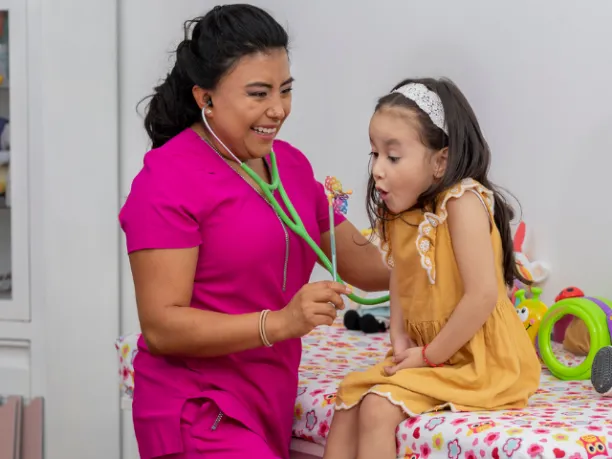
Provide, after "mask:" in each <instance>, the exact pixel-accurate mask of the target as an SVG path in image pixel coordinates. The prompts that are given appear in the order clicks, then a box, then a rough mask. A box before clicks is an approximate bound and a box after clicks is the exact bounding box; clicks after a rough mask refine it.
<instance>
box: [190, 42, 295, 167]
mask: <svg viewBox="0 0 612 459" xmlns="http://www.w3.org/2000/svg"><path fill="white" fill-rule="evenodd" d="M292 82H293V79H292V78H291V73H290V71H289V58H288V56H287V52H286V51H285V50H284V49H273V50H270V51H269V52H266V53H257V54H253V55H249V56H245V57H242V58H240V59H239V60H238V61H237V62H236V64H234V66H233V67H231V68H230V70H229V71H228V72H227V73H226V74H225V75H224V76H223V77H222V78H221V80H220V81H219V83H218V84H217V87H216V88H215V89H214V90H211V91H205V90H194V97H196V100H197V102H198V104H199V105H200V107H201V108H202V107H204V106H205V104H206V102H207V101H208V100H211V101H212V106H208V107H207V108H209V109H210V113H208V114H207V115H206V116H207V120H208V123H209V124H210V126H211V128H212V129H213V130H214V131H215V134H217V136H219V138H220V139H221V140H222V141H223V143H225V144H226V145H227V146H228V148H229V149H230V150H231V151H232V152H233V153H234V154H235V155H236V156H238V157H239V158H240V159H241V160H243V161H248V160H249V159H255V158H262V157H264V156H266V155H267V154H268V153H270V150H271V149H272V142H273V141H274V138H275V137H276V136H277V134H278V131H279V130H280V128H281V126H282V125H283V123H284V121H285V119H287V117H288V116H289V113H290V112H291V86H292ZM198 89H199V88H198ZM211 140H212V139H211ZM222 151H223V150H222Z"/></svg>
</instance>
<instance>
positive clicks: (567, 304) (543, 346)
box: [537, 297, 612, 381]
mask: <svg viewBox="0 0 612 459" xmlns="http://www.w3.org/2000/svg"><path fill="white" fill-rule="evenodd" d="M598 303H599V304H598ZM600 304H601V306H600ZM602 306H604V307H606V309H608V310H609V308H611V306H612V304H611V303H610V302H609V301H608V300H604V299H602V298H584V297H582V298H567V299H564V300H561V301H559V302H557V303H555V304H554V305H553V306H552V307H551V308H550V309H548V311H546V314H545V315H544V317H543V318H542V322H541V324H540V329H539V331H538V339H537V343H538V348H539V353H540V357H541V358H542V361H543V362H544V364H545V365H546V366H547V367H548V369H549V370H550V372H551V373H552V374H553V375H554V376H555V377H557V378H559V379H562V380H565V381H578V380H586V379H590V377H591V367H592V365H593V359H594V358H595V354H597V351H599V350H600V349H601V348H602V347H605V346H610V329H609V327H608V314H607V313H606V312H605V311H604V310H603V309H602ZM569 314H571V315H573V316H575V317H578V318H579V319H582V320H583V321H584V323H585V325H586V327H587V329H588V331H589V335H590V348H589V353H588V354H587V356H586V358H585V359H584V361H583V362H582V363H581V364H580V365H577V366H575V367H568V366H565V365H563V364H562V363H561V362H559V360H557V358H556V357H555V355H554V353H553V351H552V346H551V336H552V331H553V326H554V325H555V323H557V322H558V321H559V320H560V319H562V318H563V317H564V316H566V315H569Z"/></svg>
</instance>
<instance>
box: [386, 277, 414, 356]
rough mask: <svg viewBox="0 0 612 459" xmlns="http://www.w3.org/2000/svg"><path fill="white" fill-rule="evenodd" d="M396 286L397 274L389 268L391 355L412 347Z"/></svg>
mask: <svg viewBox="0 0 612 459" xmlns="http://www.w3.org/2000/svg"><path fill="white" fill-rule="evenodd" d="M398 291H399V290H398V287H397V274H396V271H395V269H392V270H391V285H390V290H389V293H390V300H391V323H390V325H389V333H390V335H391V347H392V348H393V355H399V353H400V352H403V351H405V350H406V349H408V348H410V347H414V343H413V342H412V340H411V339H410V337H409V336H408V334H407V333H406V325H405V322H404V311H403V310H402V305H401V303H400V301H399V295H398Z"/></svg>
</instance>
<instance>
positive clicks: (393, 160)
mask: <svg viewBox="0 0 612 459" xmlns="http://www.w3.org/2000/svg"><path fill="white" fill-rule="evenodd" d="M389 161H391V164H395V163H397V162H398V161H399V158H398V157H397V156H389Z"/></svg>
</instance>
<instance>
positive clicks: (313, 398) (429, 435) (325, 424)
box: [116, 321, 612, 459]
mask: <svg viewBox="0 0 612 459" xmlns="http://www.w3.org/2000/svg"><path fill="white" fill-rule="evenodd" d="M137 339H138V335H136V334H134V335H128V336H125V337H122V338H119V339H118V340H117V342H116V348H117V351H118V355H119V372H120V378H121V389H122V395H123V397H124V399H128V401H129V399H130V398H131V395H132V391H133V385H134V380H133V371H134V370H133V366H132V361H133V358H134V356H135V355H136V352H137V350H136V341H137ZM388 340H389V338H388V335H387V334H374V335H365V334H363V333H361V332H351V331H348V330H346V329H344V327H343V326H342V323H341V322H340V321H338V322H337V323H336V324H334V326H332V327H321V328H319V329H318V330H315V331H314V332H313V333H311V334H310V335H308V336H306V337H305V338H303V346H304V352H303V356H302V364H301V368H300V382H299V388H298V394H297V400H296V405H295V422H294V425H293V434H294V436H295V437H297V438H301V439H303V440H306V441H310V442H313V443H317V444H321V445H322V444H324V443H325V439H326V438H327V433H328V431H329V426H330V423H331V419H332V416H333V413H334V410H333V404H334V398H335V394H336V388H337V385H338V383H339V382H340V381H341V380H342V378H343V376H344V375H345V374H346V373H347V372H349V371H354V370H360V369H365V368H367V367H369V366H370V365H373V364H375V363H377V362H378V361H379V360H380V359H381V357H383V356H384V354H385V353H386V352H387V350H388V348H389V345H388ZM561 353H562V352H558V353H557V355H560V354H561ZM561 360H564V361H565V363H566V364H568V365H572V364H573V365H575V364H576V363H577V362H579V361H580V359H577V358H576V357H575V356H573V355H572V354H565V355H564V357H563V359H561ZM397 440H398V458H405V459H437V458H447V459H459V458H461V459H464V458H465V459H479V458H500V459H506V458H512V459H519V458H541V459H549V458H550V459H554V458H566V459H583V458H584V459H594V458H601V459H603V458H612V398H604V397H600V396H599V395H598V394H597V393H596V392H595V391H594V390H593V388H592V386H591V384H590V382H589V381H560V380H558V379H556V378H555V377H554V376H552V375H551V374H550V373H549V372H548V371H547V370H544V371H543V373H542V381H541V385H540V389H539V390H538V392H537V393H536V395H534V396H533V397H532V399H531V400H530V403H529V406H528V407H527V408H526V409H524V410H520V411H518V410H515V411H500V412H482V413H452V412H449V411H441V412H435V413H429V414H426V415H422V416H419V417H416V418H411V419H408V420H406V421H405V422H404V423H402V424H401V425H400V426H399V428H398V432H397ZM608 451H609V452H608Z"/></svg>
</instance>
